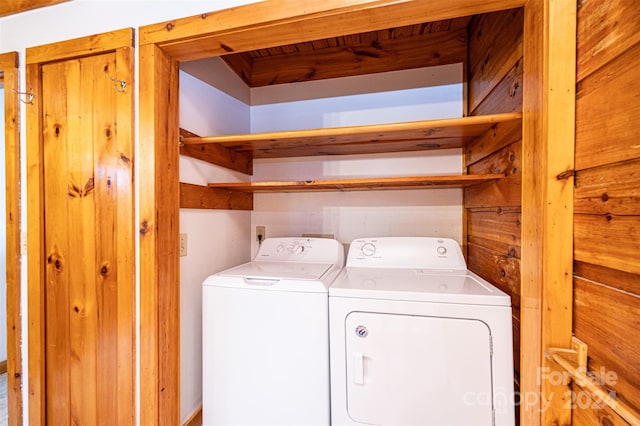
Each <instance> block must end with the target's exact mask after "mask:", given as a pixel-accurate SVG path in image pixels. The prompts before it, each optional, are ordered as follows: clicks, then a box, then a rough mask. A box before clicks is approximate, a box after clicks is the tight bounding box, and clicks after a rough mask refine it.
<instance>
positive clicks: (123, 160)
mask: <svg viewBox="0 0 640 426" xmlns="http://www.w3.org/2000/svg"><path fill="white" fill-rule="evenodd" d="M120 161H122V162H123V163H124V164H126V165H127V166H128V165H129V164H130V163H131V159H130V158H129V157H127V156H126V155H125V154H124V153H122V152H121V153H120Z"/></svg>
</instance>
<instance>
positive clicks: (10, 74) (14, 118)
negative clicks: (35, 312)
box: [0, 52, 22, 425]
mask: <svg viewBox="0 0 640 426" xmlns="http://www.w3.org/2000/svg"><path fill="white" fill-rule="evenodd" d="M0 71H3V76H4V143H5V155H4V159H5V160H4V161H5V189H6V192H5V196H6V198H5V203H6V273H7V276H6V279H7V299H6V313H7V372H8V374H7V405H8V406H7V408H8V414H9V424H10V425H20V424H22V345H21V335H22V324H21V319H20V317H21V315H20V306H21V301H20V297H21V296H20V294H21V291H20V264H21V261H20V260H21V259H20V257H21V255H20V126H19V120H18V115H19V105H20V103H19V96H18V94H17V93H15V92H14V90H15V91H18V88H19V85H18V54H17V53H16V52H12V53H5V54H1V55H0Z"/></svg>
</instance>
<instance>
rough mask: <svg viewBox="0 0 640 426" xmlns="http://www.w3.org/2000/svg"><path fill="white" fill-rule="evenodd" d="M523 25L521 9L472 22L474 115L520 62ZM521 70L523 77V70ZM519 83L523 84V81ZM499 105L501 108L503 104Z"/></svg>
mask: <svg viewBox="0 0 640 426" xmlns="http://www.w3.org/2000/svg"><path fill="white" fill-rule="evenodd" d="M523 23H524V12H523V9H522V8H519V9H511V10H505V11H501V12H496V13H491V14H486V15H482V16H480V17H479V18H476V19H474V20H473V21H472V22H471V25H470V27H469V28H470V31H469V32H470V34H471V37H470V39H469V101H470V102H469V110H470V111H472V112H473V111H474V110H475V109H476V108H477V107H478V105H480V104H481V103H482V102H483V101H484V99H485V98H486V97H487V96H488V95H489V93H491V92H492V91H493V90H495V88H496V87H497V86H499V83H500V81H501V80H502V79H503V77H504V76H505V74H506V73H507V72H508V71H509V70H511V69H513V68H514V66H515V65H516V63H517V62H518V61H520V58H521V57H522V29H523ZM519 68H520V77H521V76H522V67H519ZM520 81H522V79H521V78H520ZM520 87H522V85H520ZM499 102H500V103H501V104H502V103H503V100H500V101H499ZM503 106H506V105H503ZM519 110H520V109H516V110H512V111H519ZM477 114H480V113H473V115H477Z"/></svg>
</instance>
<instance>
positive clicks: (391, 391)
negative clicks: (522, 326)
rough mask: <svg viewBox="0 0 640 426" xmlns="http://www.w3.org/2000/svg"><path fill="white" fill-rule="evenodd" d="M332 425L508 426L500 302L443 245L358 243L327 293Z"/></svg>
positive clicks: (448, 244) (507, 309)
mask: <svg viewBox="0 0 640 426" xmlns="http://www.w3.org/2000/svg"><path fill="white" fill-rule="evenodd" d="M329 312H330V315H329V316H330V336H331V339H330V341H331V343H330V348H331V350H330V351H331V412H332V413H331V417H332V425H333V426H341V425H363V424H368V425H389V426H410V425H415V426H418V425H420V426H423V425H437V426H445V425H460V426H469V425H492V424H495V425H513V424H514V423H515V417H514V403H513V398H514V394H513V355H512V335H511V333H512V331H511V301H510V299H509V296H508V295H507V294H505V293H503V292H502V291H500V290H499V289H497V288H495V287H494V286H492V285H491V284H489V283H488V282H487V281H485V280H483V279H482V278H480V277H479V276H477V275H476V274H474V273H472V272H470V271H468V270H467V267H466V263H465V260H464V257H463V256H462V251H461V250H460V246H459V245H458V243H457V242H455V241H454V240H451V239H445V238H410V237H400V238H395V237H387V238H361V239H357V240H355V241H353V242H352V243H351V247H350V249H349V255H348V257H347V265H346V267H345V268H344V269H343V271H342V273H341V274H340V275H339V276H338V278H337V279H336V280H335V281H334V283H333V284H332V285H331V287H330V288H329Z"/></svg>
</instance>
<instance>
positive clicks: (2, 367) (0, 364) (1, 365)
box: [0, 360, 202, 411]
mask: <svg viewBox="0 0 640 426" xmlns="http://www.w3.org/2000/svg"><path fill="white" fill-rule="evenodd" d="M6 372H7V361H6V360H4V361H0V374H4V373H6ZM201 411H202V410H201Z"/></svg>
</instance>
